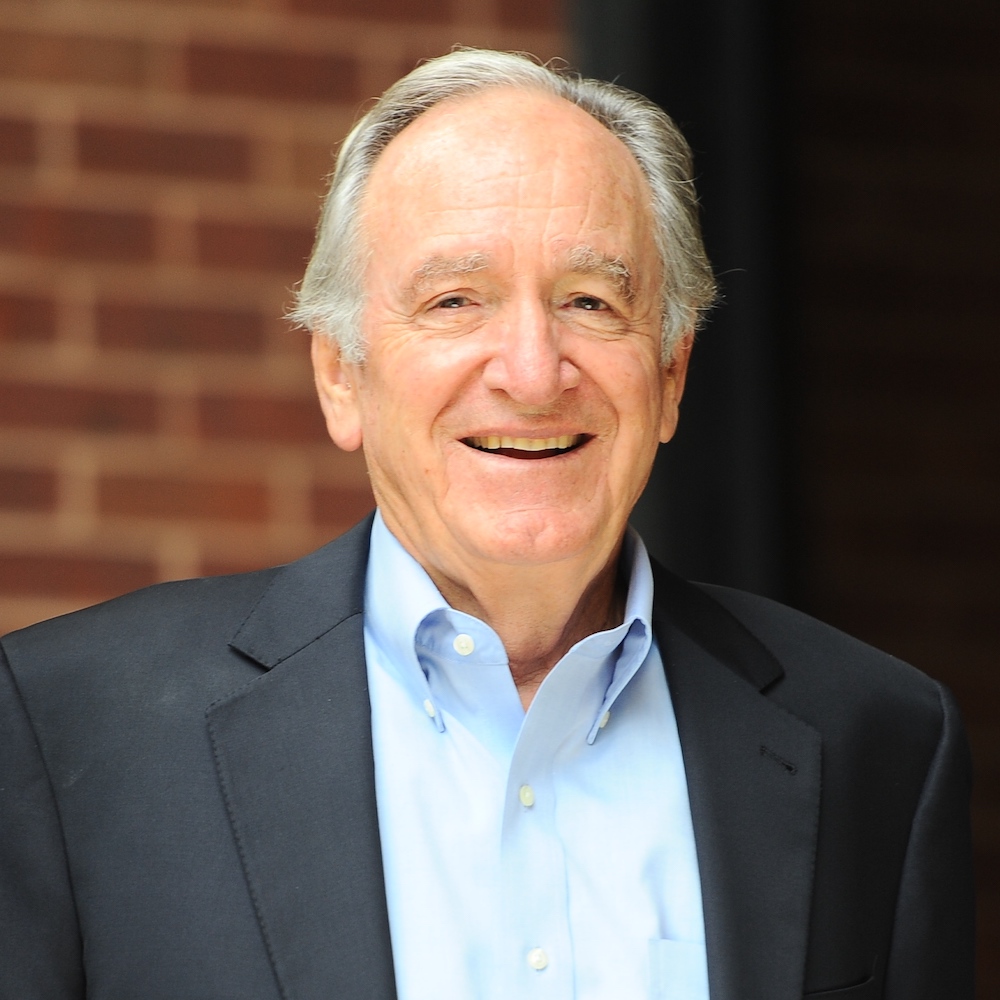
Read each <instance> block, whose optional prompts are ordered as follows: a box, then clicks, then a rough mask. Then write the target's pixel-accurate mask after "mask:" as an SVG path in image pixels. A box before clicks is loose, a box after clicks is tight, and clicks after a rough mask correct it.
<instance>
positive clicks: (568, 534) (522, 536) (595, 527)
mask: <svg viewBox="0 0 1000 1000" xmlns="http://www.w3.org/2000/svg"><path fill="white" fill-rule="evenodd" d="M483 521H486V523H483ZM478 527H479V530H478V531H476V532H470V533H469V536H468V537H469V538H470V541H471V543H472V547H474V548H475V549H477V550H478V551H479V553H480V554H481V555H482V556H484V557H486V558H488V559H492V560H494V561H496V562H502V563H509V564H519V563H520V564H537V565H543V564H545V563H553V562H560V561H562V560H564V559H573V558H577V557H579V556H582V555H585V554H586V553H587V552H588V551H596V550H597V549H598V548H600V547H601V544H602V542H604V541H605V540H606V539H607V538H608V530H607V529H608V525H607V523H606V522H605V523H602V522H601V521H600V520H597V519H592V518H586V519H578V518H573V517H568V516H567V514H566V512H565V511H564V510H552V509H543V510H519V511H512V512H507V513H497V514H494V515H493V516H492V517H489V516H487V517H485V518H483V519H481V520H480V523H479V525H478ZM484 529H485V530H484Z"/></svg>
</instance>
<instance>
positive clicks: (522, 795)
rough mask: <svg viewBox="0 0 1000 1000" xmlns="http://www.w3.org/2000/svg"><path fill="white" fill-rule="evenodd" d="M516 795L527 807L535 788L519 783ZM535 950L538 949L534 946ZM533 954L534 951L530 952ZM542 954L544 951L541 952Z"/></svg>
mask: <svg viewBox="0 0 1000 1000" xmlns="http://www.w3.org/2000/svg"><path fill="white" fill-rule="evenodd" d="M517 797H518V798H519V799H520V800H521V805H522V806H527V807H528V808H529V809H530V808H531V807H532V806H533V805H534V804H535V790H534V789H533V788H532V787H531V785H521V788H520V790H519V791H518V793H517ZM535 951H538V949H537V948H536V949H535ZM532 954H534V952H532ZM542 954H544V952H542Z"/></svg>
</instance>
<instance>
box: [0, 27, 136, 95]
mask: <svg viewBox="0 0 1000 1000" xmlns="http://www.w3.org/2000/svg"><path fill="white" fill-rule="evenodd" d="M148 58H149V52H148V49H147V46H146V45H145V44H143V43H142V42H131V41H116V40H111V39H107V38H81V37H75V36H71V35H46V34H41V33H38V32H28V31H0V77H5V78H7V79H27V80H50V81H55V82H58V83H95V84H117V85H126V86H140V85H141V84H142V83H143V82H144V78H145V73H146V65H147V61H148Z"/></svg>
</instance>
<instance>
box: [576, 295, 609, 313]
mask: <svg viewBox="0 0 1000 1000" xmlns="http://www.w3.org/2000/svg"><path fill="white" fill-rule="evenodd" d="M569 304H570V305H571V306H572V307H573V308H574V309H583V310H584V311H586V312H603V311H604V310H606V309H608V304H607V303H606V302H605V301H604V300H603V299H599V298H597V297H596V296H594V295H575V296H573V298H572V299H570V302H569Z"/></svg>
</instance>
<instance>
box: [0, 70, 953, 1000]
mask: <svg viewBox="0 0 1000 1000" xmlns="http://www.w3.org/2000/svg"><path fill="white" fill-rule="evenodd" d="M713 295H714V286H713V282H712V278H711V273H710V270H709V268H708V264H707V261H706V260H705V256H704V253H703V251H702V248H701V243H700V239H699V236H698V226H697V208H696V201H695V196H694V191H693V187H692V183H691V173H690V156H689V153H688V150H687V147H686V146H685V144H684V141H683V139H682V138H681V137H680V135H679V134H678V133H677V131H676V129H675V128H674V126H673V125H672V123H671V122H670V121H669V119H667V118H666V116H665V115H663V113H662V112H660V111H659V110H658V109H656V108H655V107H653V106H652V105H650V104H648V103H647V102H645V101H644V100H643V99H642V98H639V97H638V96H636V95H634V94H630V93H628V92H627V91H623V90H621V89H619V88H616V87H613V86H610V85H607V84H601V83H596V82H594V81H585V80H578V79H576V78H574V77H571V76H568V75H562V74H559V73H556V72H553V71H551V70H549V69H547V68H543V67H541V66H538V65H536V64H535V63H533V62H531V61H530V60H528V59H526V58H522V57H519V56H512V55H504V54H498V53H492V52H482V51H474V50H473V51H462V52H456V53H453V54H452V55H450V56H446V57H443V58H441V59H438V60H434V61H432V62H430V63H428V64H426V65H424V66H422V67H421V68H419V69H418V70H416V71H414V72H413V73H412V74H410V75H409V76H408V77H406V78H404V79H403V80H402V81H400V82H399V83H398V84H396V85H395V86H394V87H393V88H391V89H390V90H389V91H388V92H387V93H386V94H385V95H384V96H383V97H382V99H381V100H380V101H379V102H378V103H377V104H376V105H375V106H374V107H373V108H372V110H371V111H369V112H368V114H367V115H365V117H364V118H363V119H362V120H361V122H360V123H359V124H358V125H357V127H356V128H355V130H354V131H353V132H352V134H351V136H349V137H348V139H347V140H346V142H345V144H344V146H343V148H342V150H341V153H340V156H339V159H338V166H337V170H336V172H335V174H334V177H333V181H332V185H331V191H330V194H329V197H328V199H327V203H326V207H325V209H324V214H323V219H322V222H321V225H320V230H319V235H318V239H317V244H316V248H315V251H314V254H313V258H312V260H311V262H310V265H309V269H308V271H307V274H306V279H305V281H304V283H303V286H302V289H301V293H300V296H299V302H298V305H297V308H296V311H295V316H296V318H297V319H298V320H299V321H300V322H301V323H302V324H303V325H305V326H307V327H308V328H309V329H310V330H311V331H312V333H313V361H314V367H315V375H316V384H317V388H318V392H319V398H320V403H321V405H322V408H323V412H324V414H325V417H326V421H327V426H328V428H329V432H330V435H331V437H332V438H333V440H334V441H335V442H336V443H337V444H338V445H339V446H340V447H342V448H345V449H357V448H363V449H364V454H365V459H366V461H367V464H368V469H369V473H370V476H371V482H372V488H373V490H374V493H375V497H376V500H377V503H378V511H377V513H376V515H375V516H374V518H373V519H369V520H367V521H366V522H365V523H364V524H362V525H359V526H358V527H357V528H356V529H354V530H353V531H352V532H350V533H349V534H348V535H346V536H344V537H343V538H341V539H339V540H337V541H335V542H333V543H331V544H330V545H328V546H327V547H326V548H324V549H321V550H320V551H319V552H317V553H314V554H313V555H311V556H308V557H306V558H305V559H303V560H300V561H299V562H297V563H293V564H291V565H289V566H286V567H280V568H277V569H274V570H267V571H263V572H261V573H256V574H248V575H245V576H240V577H231V578H227V579H218V580H201V581H189V582H186V583H182V584H169V585H164V586H161V587H157V588H152V589H150V590H148V591H143V592H140V593H138V594H134V595H130V596H128V597H126V598H123V599H120V600H119V601H115V602H111V603H110V604H107V605H103V606H100V607H98V608H95V609H91V610H89V611H87V612H82V613H80V614H78V615H73V616H68V617H67V618H65V619H60V620H56V621H54V622H51V623H46V624H44V625H42V626H37V627H36V628H34V629H29V630H26V631H24V632H21V633H16V634H14V635H11V636H8V637H7V638H6V639H4V640H3V662H4V665H5V668H6V669H5V671H4V672H3V674H2V683H3V688H2V691H0V693H2V699H0V705H2V711H3V717H2V718H0V734H2V735H0V739H2V740H3V745H2V747H0V817H2V818H0V823H2V824H3V825H2V828H0V833H2V835H3V836H2V841H0V850H2V852H3V853H2V859H0V983H2V984H3V985H0V994H2V996H3V997H8V996H9V997H11V998H15V997H16V998H18V1000H42V998H45V1000H61V998H82V997H88V998H108V1000H112V998H114V1000H134V998H136V997H141V998H143V1000H177V998H179V997H184V998H202V997H203V998H206V1000H208V998H213V1000H218V998H223V997H232V998H240V1000H256V998H279V997H280V998H303V1000H305V998H316V1000H319V998H324V1000H330V998H336V1000H351V998H356V1000H362V998H365V1000H369V998H371V1000H374V998H380V1000H381V998H384V1000H390V998H393V997H398V998H399V1000H432V998H433V1000H441V998H446V1000H451V998H454V1000H474V998H482V1000H515V998H516V1000H521V998H529V997H539V998H546V1000H550V998H551V1000H639V998H652V1000H667V998H670V1000H709V998H710V1000H800V998H802V997H803V996H806V997H811V998H819V997H837V998H838V1000H874V998H886V1000H941V998H944V997H947V998H949V1000H963V998H964V1000H968V998H971V996H972V985H971V888H970V885H971V880H970V862H969V854H970V851H969V838H968V827H967V818H966V810H967V799H968V763H967V759H966V752H965V745H964V741H963V737H962V735H961V726H960V723H959V721H958V718H957V713H956V711H955V708H954V705H953V703H952V701H951V699H950V696H949V695H948V693H947V692H946V691H944V690H943V689H942V688H941V687H940V686H939V685H937V684H935V683H934V682H933V681H931V680H930V679H928V678H926V677H924V676H923V675H921V674H919V673H918V672H916V671H915V670H913V669H912V668H910V667H907V666H906V665H904V664H902V663H899V662H898V661H896V660H894V659H892V658H891V657H888V656H886V655H884V654H881V653H878V652H877V651H875V650H872V649H870V648H869V647H866V646H864V645H862V644H861V643H859V642H856V641H855V640H852V639H850V638H848V637H847V636H844V635H842V634H840V633H838V632H836V631H834V630H832V629H830V628H828V627H826V626H823V625H821V624H819V623H818V622H815V621H813V620H811V619H808V618H806V617H804V616H802V615H800V614H798V613H796V612H794V611H791V610H789V609H787V608H783V607H781V606H779V605H776V604H773V603H771V602H769V601H766V600H763V599H761V598H756V597H753V596H751V595H748V594H741V593H738V592H734V591H728V590H724V589H721V588H713V587H705V586H695V585H692V584H688V583H685V582H683V581H681V580H678V579H677V578H675V577H673V576H671V575H670V574H669V573H667V572H666V571H665V570H663V569H661V568H660V567H658V566H655V565H654V564H652V563H651V561H650V559H649V557H648V556H647V554H646V552H645V549H644V547H643V544H642V541H641V539H639V538H638V537H637V536H636V535H635V534H634V533H632V532H631V531H630V530H629V528H628V517H629V514H630V513H631V510H632V508H633V506H634V504H635V502H636V500H637V498H638V496H639V494H640V493H641V491H642V489H643V486H644V485H645V482H646V478H647V476H648V474H649V470H650V467H651V465H652V461H653V457H654V454H655V452H656V449H657V447H658V445H659V443H660V442H665V441H668V440H669V439H670V438H671V436H672V435H673V433H674V430H675V428H676V425H677V420H678V408H679V404H680V401H681V396H682V392H683V388H684V380H685V375H686V371H687V361H688V356H689V353H690V351H691V346H692V338H693V335H694V331H695V328H696V326H697V323H698V318H699V315H700V314H701V313H702V312H703V311H704V310H705V309H706V308H707V307H708V306H709V305H710V303H711V300H712V298H713Z"/></svg>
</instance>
